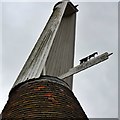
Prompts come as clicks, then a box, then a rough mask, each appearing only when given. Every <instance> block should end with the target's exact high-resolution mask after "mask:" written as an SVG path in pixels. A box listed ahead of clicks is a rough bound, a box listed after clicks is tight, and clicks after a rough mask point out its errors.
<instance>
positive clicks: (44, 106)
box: [2, 76, 88, 120]
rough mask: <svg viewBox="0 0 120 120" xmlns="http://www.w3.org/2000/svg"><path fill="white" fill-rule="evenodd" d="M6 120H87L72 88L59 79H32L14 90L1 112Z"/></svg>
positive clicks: (47, 77) (48, 77) (45, 77)
mask: <svg viewBox="0 0 120 120" xmlns="http://www.w3.org/2000/svg"><path fill="white" fill-rule="evenodd" d="M2 117H3V119H13V120H14V119H17V120H19V119H25V120H26V119H28V120H37V119H41V120H43V119H45V120H46V119H79V120H83V119H84V120H88V118H87V116H86V114H85V112H84V111H83V109H82V107H81V105H80V104H79V102H78V100H77V99H76V97H75V96H74V94H73V92H72V91H71V90H70V89H69V86H68V85H67V84H66V83H65V82H64V81H63V80H60V79H58V78H56V77H51V76H44V77H41V78H37V79H31V80H28V81H26V82H23V83H21V84H18V85H17V86H16V87H14V88H13V89H12V90H11V91H10V94H9V99H8V101H7V104H6V106H5V107H4V109H3V111H2Z"/></svg>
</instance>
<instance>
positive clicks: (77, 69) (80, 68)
mask: <svg viewBox="0 0 120 120" xmlns="http://www.w3.org/2000/svg"><path fill="white" fill-rule="evenodd" d="M110 55H112V53H110V54H108V53H107V52H105V53H103V54H101V55H99V56H97V57H95V58H93V59H91V60H89V61H87V62H85V63H82V64H80V65H78V66H76V67H74V68H71V69H70V70H69V71H68V72H66V73H65V74H62V75H60V76H59V77H58V78H60V79H64V78H67V77H69V76H71V75H74V74H76V73H78V72H81V71H83V70H85V69H87V68H89V67H92V66H94V65H96V64H98V63H100V62H103V61H105V60H107V59H108V58H109V56H110Z"/></svg>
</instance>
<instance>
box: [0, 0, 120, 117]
mask: <svg viewBox="0 0 120 120" xmlns="http://www.w3.org/2000/svg"><path fill="white" fill-rule="evenodd" d="M55 3H56V2H55ZM55 3H54V2H49V3H48V2H46V3H43V2H39V3H33V2H31V3H30V2H24V3H22V2H19V3H15V2H10V3H9V2H3V3H2V7H3V9H2V40H3V41H2V42H3V43H2V48H3V49H2V50H3V51H2V53H0V54H2V79H1V78H0V79H1V80H0V81H2V83H1V84H0V85H1V87H0V89H1V88H2V90H0V97H1V98H0V99H1V101H0V111H1V110H2V109H3V107H4V105H5V103H6V101H7V99H8V94H9V91H10V89H11V87H12V85H13V83H14V81H15V79H16V77H17V76H18V74H19V72H20V70H21V69H22V66H23V64H24V63H25V61H26V59H27V57H28V55H29V54H30V52H31V50H32V48H33V46H34V44H35V42H36V41H37V39H38V37H39V35H40V33H41V32H42V30H43V28H44V26H45V24H46V22H47V20H48V18H49V16H50V15H51V12H52V8H53V6H54V4H55ZM76 4H79V7H78V9H79V12H78V13H77V26H76V46H75V47H76V48H75V65H78V64H79V59H81V58H82V57H85V56H87V55H89V54H91V53H92V52H94V51H98V52H99V53H104V52H106V51H108V52H113V53H114V54H113V55H112V56H111V57H110V59H109V60H107V61H105V62H103V63H101V64H99V65H97V66H94V67H92V68H90V69H87V70H85V71H83V72H81V73H78V74H77V75H75V76H74V85H73V92H74V94H75V95H76V97H77V99H78V100H79V102H80V104H81V105H82V107H83V109H84V111H85V112H86V114H87V115H88V117H90V118H93V117H95V118H99V117H101V118H103V117H109V118H112V117H115V118H117V117H118V71H117V70H118V61H117V60H118V29H117V27H118V16H117V15H118V13H117V12H118V8H117V3H114V2H113V3H112V2H99V3H98V2H84V3H83V2H80V3H76Z"/></svg>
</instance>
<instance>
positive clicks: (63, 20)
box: [2, 0, 88, 120]
mask: <svg viewBox="0 0 120 120" xmlns="http://www.w3.org/2000/svg"><path fill="white" fill-rule="evenodd" d="M77 11H78V10H77V8H76V6H74V5H73V4H72V3H71V2H70V1H69V0H63V1H61V2H58V3H57V4H56V5H55V6H54V8H53V12H52V15H51V16H50V19H49V20H48V22H47V24H46V26H45V28H44V30H43V32H42V34H41V35H40V37H39V39H38V41H37V43H36V45H35V47H34V48H33V50H32V52H31V54H30V56H29V57H28V59H27V61H26V63H25V65H24V67H23V69H22V70H21V72H20V74H19V76H18V77H17V79H16V81H15V83H14V85H13V88H12V89H11V91H10V94H9V99H8V101H7V104H6V105H5V107H4V109H3V111H2V117H3V118H2V119H3V120H4V119H12V120H14V119H16V120H19V119H21V120H23V119H25V120H26V119H27V120H36V119H39V120H43V119H44V120H46V119H50V120H51V119H55V120H56V119H61V120H63V119H69V120H70V119H79V120H83V119H84V120H88V118H87V116H86V114H85V112H84V111H83V109H82V107H81V105H80V103H79V102H78V100H77V99H76V97H75V96H74V94H73V92H72V80H73V76H72V75H70V76H68V77H67V78H62V79H60V77H59V76H61V75H62V74H64V73H66V72H67V71H69V70H70V68H72V67H73V63H74V46H75V25H76V12H77ZM70 72H71V71H70Z"/></svg>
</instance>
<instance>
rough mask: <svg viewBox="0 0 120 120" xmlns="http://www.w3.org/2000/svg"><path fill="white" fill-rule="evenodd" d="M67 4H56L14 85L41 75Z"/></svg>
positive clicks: (66, 2)
mask: <svg viewBox="0 0 120 120" xmlns="http://www.w3.org/2000/svg"><path fill="white" fill-rule="evenodd" d="M67 4H68V1H62V2H60V3H59V4H58V5H57V6H55V9H54V11H53V13H52V15H51V17H50V19H49V20H48V22H47V24H46V26H45V28H44V30H43V32H42V34H41V35H40V37H39V39H38V41H37V43H36V45H35V47H34V48H33V50H32V52H31V54H30V56H29V57H28V59H27V61H26V63H25V65H24V66H23V68H22V70H21V72H20V74H19V76H18V78H17V80H16V81H15V83H14V85H13V87H14V86H16V85H17V84H19V83H21V82H23V81H26V80H29V79H32V78H37V77H39V76H40V75H41V72H42V70H43V68H44V66H45V62H46V59H47V57H48V54H49V51H50V48H51V46H52V43H53V40H54V37H55V35H56V32H57V30H58V27H59V25H60V23H61V19H62V17H63V14H64V12H65V8H66V6H67Z"/></svg>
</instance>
